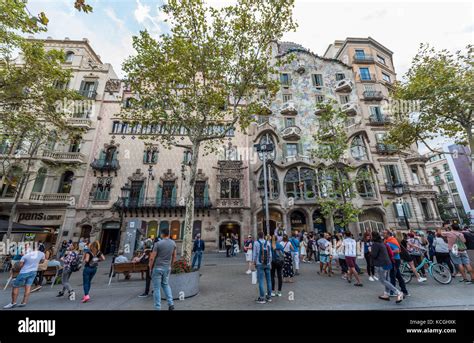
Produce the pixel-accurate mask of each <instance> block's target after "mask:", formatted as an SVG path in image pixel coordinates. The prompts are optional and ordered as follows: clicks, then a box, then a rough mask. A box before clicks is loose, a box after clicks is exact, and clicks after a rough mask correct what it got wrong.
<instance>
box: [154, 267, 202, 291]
mask: <svg viewBox="0 0 474 343" xmlns="http://www.w3.org/2000/svg"><path fill="white" fill-rule="evenodd" d="M199 277H200V273H199V271H191V267H190V266H189V264H188V263H187V262H186V261H185V260H178V261H176V262H175V263H174V264H173V266H172V267H171V274H170V277H169V280H168V283H169V285H170V287H171V292H172V294H173V299H179V298H180V297H182V296H184V298H190V297H193V296H195V295H197V294H198V293H199ZM161 299H163V300H165V299H166V297H165V294H164V292H163V290H161Z"/></svg>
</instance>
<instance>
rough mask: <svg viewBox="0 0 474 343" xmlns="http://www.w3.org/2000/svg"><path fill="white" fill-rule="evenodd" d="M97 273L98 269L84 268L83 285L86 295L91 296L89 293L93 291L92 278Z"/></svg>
mask: <svg viewBox="0 0 474 343" xmlns="http://www.w3.org/2000/svg"><path fill="white" fill-rule="evenodd" d="M95 273H97V267H88V266H84V269H83V271H82V283H83V287H84V295H89V291H90V289H91V282H92V278H93V277H94V275H95Z"/></svg>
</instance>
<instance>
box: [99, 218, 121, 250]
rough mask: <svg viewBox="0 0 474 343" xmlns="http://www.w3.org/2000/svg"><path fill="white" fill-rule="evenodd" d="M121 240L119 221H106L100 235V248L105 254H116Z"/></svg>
mask: <svg viewBox="0 0 474 343" xmlns="http://www.w3.org/2000/svg"><path fill="white" fill-rule="evenodd" d="M119 241H120V225H119V223H117V222H108V223H104V225H103V226H102V233H101V235H100V250H101V251H102V252H103V253H104V254H105V255H107V254H114V253H115V250H116V249H117V247H118V244H119Z"/></svg>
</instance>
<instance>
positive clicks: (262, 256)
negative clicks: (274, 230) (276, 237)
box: [258, 241, 269, 265]
mask: <svg viewBox="0 0 474 343" xmlns="http://www.w3.org/2000/svg"><path fill="white" fill-rule="evenodd" d="M258 243H259V244H260V263H261V264H265V265H267V264H268V261H269V259H268V248H267V241H265V250H264V249H263V248H264V247H263V244H262V242H260V241H259V242H258Z"/></svg>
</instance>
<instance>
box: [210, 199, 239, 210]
mask: <svg viewBox="0 0 474 343" xmlns="http://www.w3.org/2000/svg"><path fill="white" fill-rule="evenodd" d="M216 207H217V208H241V207H244V199H217V206H216Z"/></svg>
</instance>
